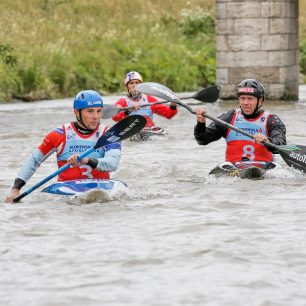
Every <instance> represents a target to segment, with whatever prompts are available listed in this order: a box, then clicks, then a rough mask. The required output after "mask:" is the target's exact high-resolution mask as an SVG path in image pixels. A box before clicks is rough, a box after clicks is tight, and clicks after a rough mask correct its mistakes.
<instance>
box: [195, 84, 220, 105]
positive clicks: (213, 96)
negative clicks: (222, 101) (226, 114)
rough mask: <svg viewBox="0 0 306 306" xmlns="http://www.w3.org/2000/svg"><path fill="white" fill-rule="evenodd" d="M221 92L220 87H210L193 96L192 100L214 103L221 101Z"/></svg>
mask: <svg viewBox="0 0 306 306" xmlns="http://www.w3.org/2000/svg"><path fill="white" fill-rule="evenodd" d="M220 90H221V87H220V86H210V87H207V88H204V89H202V90H200V91H198V92H197V93H196V94H194V95H193V96H192V99H195V100H199V101H202V102H208V103H213V102H216V101H217V100H218V99H219V96H220Z"/></svg>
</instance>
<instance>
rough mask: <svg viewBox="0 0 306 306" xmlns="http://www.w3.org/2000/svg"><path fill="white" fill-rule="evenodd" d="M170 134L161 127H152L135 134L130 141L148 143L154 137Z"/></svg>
mask: <svg viewBox="0 0 306 306" xmlns="http://www.w3.org/2000/svg"><path fill="white" fill-rule="evenodd" d="M166 134H168V133H167V131H165V130H164V129H163V128H161V127H157V126H151V127H147V128H143V129H142V130H141V131H140V132H139V133H137V134H135V135H134V136H132V137H131V138H130V141H134V142H140V141H146V140H148V139H149V138H150V137H152V136H158V137H159V136H164V135H166Z"/></svg>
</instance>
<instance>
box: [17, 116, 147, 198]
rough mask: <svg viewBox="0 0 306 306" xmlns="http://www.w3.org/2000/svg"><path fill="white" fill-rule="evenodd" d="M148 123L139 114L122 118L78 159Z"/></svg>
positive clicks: (25, 194)
mask: <svg viewBox="0 0 306 306" xmlns="http://www.w3.org/2000/svg"><path fill="white" fill-rule="evenodd" d="M146 123H147V120H146V119H145V118H144V117H143V116H139V115H132V116H129V117H127V118H125V119H123V120H121V121H120V122H118V123H117V124H115V125H114V126H112V127H111V128H110V129H108V130H107V132H106V133H105V134H103V135H102V136H101V137H100V138H99V139H98V141H97V143H96V144H95V146H93V147H92V148H89V149H88V150H86V151H85V152H84V153H82V154H80V155H79V156H78V161H81V160H82V159H83V158H84V157H86V156H88V155H89V154H90V153H92V152H93V151H95V150H96V149H98V148H101V147H103V146H106V145H108V144H111V143H114V142H118V141H122V140H124V139H127V138H129V137H131V136H133V135H135V134H136V133H138V132H140V131H141V130H142V129H143V128H144V126H145V125H146ZM69 167H70V164H66V165H64V166H62V167H61V168H59V169H58V170H56V171H55V172H54V173H52V174H51V175H49V176H48V177H46V178H45V179H43V180H41V181H40V182H38V183H37V184H36V185H34V186H33V187H31V188H29V189H28V190H26V191H25V192H23V193H22V194H20V195H19V196H18V197H16V198H15V199H14V200H13V202H19V201H20V200H21V199H22V198H24V197H25V196H27V195H28V194H30V193H31V192H32V191H34V190H35V189H37V188H38V187H40V186H42V185H43V184H45V183H46V182H48V181H49V180H51V179H52V178H54V177H55V176H57V175H58V174H60V173H62V172H63V171H65V170H66V169H68V168H69Z"/></svg>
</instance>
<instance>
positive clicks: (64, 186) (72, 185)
mask: <svg viewBox="0 0 306 306" xmlns="http://www.w3.org/2000/svg"><path fill="white" fill-rule="evenodd" d="M126 186H127V185H126V184H125V183H123V182H121V181H117V180H89V179H88V180H72V181H65V182H56V183H54V184H51V185H49V186H48V187H46V188H44V189H43V190H42V191H41V192H47V193H52V194H61V195H67V196H68V195H69V196H71V195H75V194H79V193H83V192H88V191H92V190H94V189H99V190H103V191H108V192H111V191H115V189H120V188H121V189H122V188H126Z"/></svg>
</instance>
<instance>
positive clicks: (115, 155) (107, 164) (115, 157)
mask: <svg viewBox="0 0 306 306" xmlns="http://www.w3.org/2000/svg"><path fill="white" fill-rule="evenodd" d="M120 157H121V150H119V149H113V150H109V151H106V152H105V155H104V157H103V158H97V161H98V163H97V166H96V169H97V170H99V171H101V172H104V171H106V172H112V171H116V170H117V169H118V166H119V162H120Z"/></svg>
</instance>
